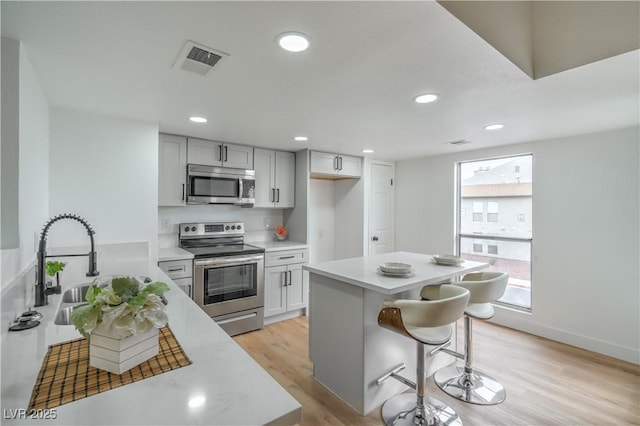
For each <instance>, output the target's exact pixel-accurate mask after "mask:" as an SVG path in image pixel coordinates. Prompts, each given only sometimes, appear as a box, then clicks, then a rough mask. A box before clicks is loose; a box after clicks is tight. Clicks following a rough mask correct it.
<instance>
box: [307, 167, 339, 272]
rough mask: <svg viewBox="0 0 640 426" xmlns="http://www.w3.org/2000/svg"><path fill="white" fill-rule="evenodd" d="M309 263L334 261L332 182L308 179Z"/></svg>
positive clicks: (333, 196)
mask: <svg viewBox="0 0 640 426" xmlns="http://www.w3.org/2000/svg"><path fill="white" fill-rule="evenodd" d="M309 192H310V196H309V209H308V221H309V222H308V227H309V228H308V229H309V231H308V236H309V241H308V243H309V262H310V263H315V262H325V261H327V260H333V259H335V258H336V257H335V250H334V246H335V235H334V228H335V210H334V206H335V194H334V186H333V181H330V180H321V179H309Z"/></svg>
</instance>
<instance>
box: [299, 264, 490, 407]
mask: <svg viewBox="0 0 640 426" xmlns="http://www.w3.org/2000/svg"><path fill="white" fill-rule="evenodd" d="M385 262H402V263H407V264H410V265H412V267H413V269H414V272H413V273H412V274H411V275H410V276H408V277H390V276H385V275H382V274H381V273H380V272H378V270H377V269H378V266H379V265H380V264H381V263H385ZM487 266H488V265H487V264H486V263H481V262H472V261H465V262H464V263H462V264H461V265H460V266H443V265H438V264H436V263H435V262H434V261H433V258H432V256H430V255H425V254H416V253H409V252H394V253H385V254H381V255H376V256H368V257H357V258H351V259H342V260H335V261H330V262H322V263H315V264H309V265H305V266H304V267H303V268H304V269H305V270H307V271H309V289H310V293H309V356H310V358H311V361H312V362H313V377H314V378H315V379H316V380H317V381H318V382H320V383H322V384H323V385H324V386H325V387H326V388H328V389H329V390H331V391H332V392H333V393H334V394H336V395H338V396H339V397H340V398H341V399H342V400H344V401H345V402H347V403H348V404H349V405H350V406H351V407H352V408H354V409H355V410H356V411H358V412H359V413H360V414H362V415H366V414H368V413H369V412H371V411H372V410H373V409H375V408H376V407H379V406H380V405H381V404H382V403H384V402H385V401H386V400H387V399H389V398H390V397H392V396H393V395H396V394H398V393H400V392H403V391H404V390H406V389H407V386H406V385H403V384H401V383H400V382H397V381H395V380H387V381H386V382H384V383H383V384H382V385H378V384H376V380H377V379H378V378H379V377H380V376H382V375H383V374H385V373H387V372H388V371H390V370H391V369H393V368H394V367H397V366H398V365H400V364H402V363H404V364H406V366H407V368H406V369H405V370H404V371H403V372H402V374H403V375H404V376H405V377H407V378H409V379H410V380H412V381H415V370H416V343H415V341H413V340H411V339H408V338H406V337H403V336H400V335H398V334H396V333H392V332H390V331H388V330H385V329H383V328H381V327H379V326H378V322H377V318H378V311H379V310H380V307H381V305H382V302H383V301H384V300H392V299H416V300H417V299H419V298H420V297H419V294H420V290H421V289H422V287H423V286H425V285H433V284H438V283H441V282H442V281H445V280H450V279H453V278H455V277H458V276H460V275H464V274H466V273H467V272H471V271H477V270H480V269H483V268H485V267H487ZM454 332H455V330H454ZM454 336H455V334H454ZM452 341H453V342H455V339H452ZM453 361H454V358H453V357H451V356H450V355H446V354H444V353H439V354H438V355H436V356H435V357H434V358H433V359H432V360H431V362H430V363H429V364H428V368H427V373H428V374H433V372H434V371H435V370H437V369H439V368H441V367H444V366H445V365H448V364H450V363H451V362H453Z"/></svg>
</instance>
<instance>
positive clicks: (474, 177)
mask: <svg viewBox="0 0 640 426" xmlns="http://www.w3.org/2000/svg"><path fill="white" fill-rule="evenodd" d="M458 167H459V177H460V180H459V191H458V196H459V199H458V205H459V206H460V210H459V217H458V224H459V229H458V244H459V250H460V255H461V256H462V257H463V258H465V259H469V260H477V261H481V262H487V263H489V265H490V267H489V268H488V269H485V270H487V271H503V272H507V273H508V274H509V284H508V286H507V290H506V292H505V294H504V295H503V297H502V298H501V299H499V301H500V302H503V303H506V304H509V305H514V306H517V307H520V308H525V309H531V240H532V217H531V212H532V207H531V206H532V203H531V200H532V198H531V197H532V194H533V179H532V156H531V155H521V156H517V157H508V158H496V159H491V160H481V161H471V162H466V163H460V164H458Z"/></svg>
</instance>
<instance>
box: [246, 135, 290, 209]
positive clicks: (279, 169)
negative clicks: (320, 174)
mask: <svg viewBox="0 0 640 426" xmlns="http://www.w3.org/2000/svg"><path fill="white" fill-rule="evenodd" d="M254 160H255V161H254V165H255V172H256V202H255V205H254V207H275V208H281V209H285V208H292V207H293V206H294V199H295V174H296V155H295V154H294V153H293V152H284V151H273V150H270V149H260V148H255V150H254Z"/></svg>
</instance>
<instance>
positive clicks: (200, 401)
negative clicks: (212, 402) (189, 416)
mask: <svg viewBox="0 0 640 426" xmlns="http://www.w3.org/2000/svg"><path fill="white" fill-rule="evenodd" d="M206 400H207V399H206V398H205V397H204V396H202V395H198V396H194V397H193V398H191V399H189V407H191V408H198V407H202V406H203V405H204V403H205V402H206Z"/></svg>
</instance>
